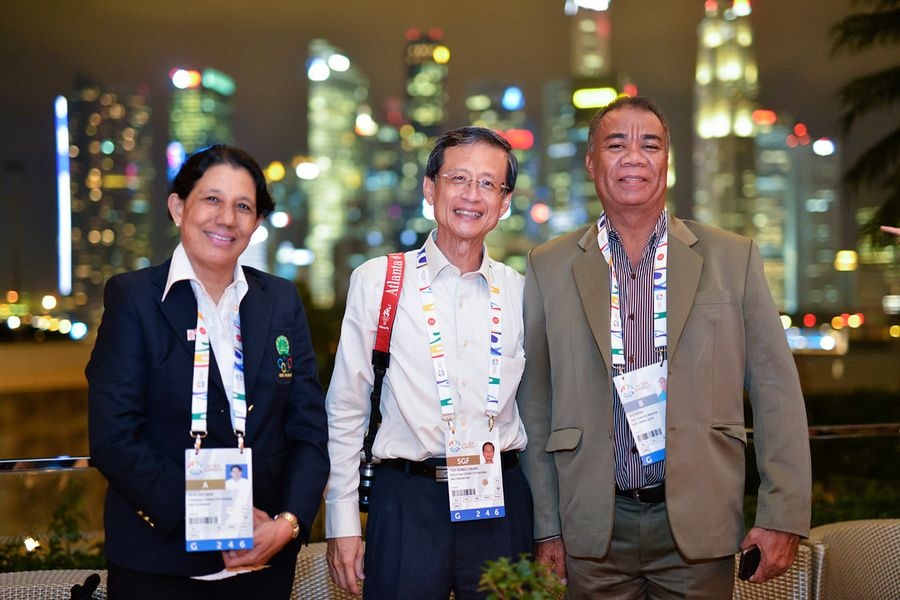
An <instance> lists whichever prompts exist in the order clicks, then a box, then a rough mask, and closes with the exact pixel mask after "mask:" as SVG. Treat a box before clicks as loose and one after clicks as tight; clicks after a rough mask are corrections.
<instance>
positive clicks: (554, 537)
mask: <svg viewBox="0 0 900 600" xmlns="http://www.w3.org/2000/svg"><path fill="white" fill-rule="evenodd" d="M561 537H562V536H561V535H559V534H556V535H551V536H549V537H543V538H537V539H536V540H534V543H535V544H540V543H541V542H550V541H552V540H558V539H560V538H561Z"/></svg>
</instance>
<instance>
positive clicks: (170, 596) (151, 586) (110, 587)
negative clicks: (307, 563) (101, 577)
mask: <svg viewBox="0 0 900 600" xmlns="http://www.w3.org/2000/svg"><path fill="white" fill-rule="evenodd" d="M296 564H297V561H296V559H294V560H293V561H283V562H279V563H277V564H273V565H270V566H268V567H266V568H265V569H260V570H259V571H253V572H252V573H245V574H243V575H236V576H234V577H229V578H227V579H219V580H217V581H202V580H198V579H191V578H190V577H181V576H177V575H159V574H156V573H143V572H141V571H132V570H131V569H125V568H122V567H117V566H116V565H112V564H111V565H109V570H108V574H107V579H106V587H107V595H108V598H109V600H251V599H253V598H267V599H268V598H273V599H277V598H284V599H287V598H290V595H291V587H292V586H293V584H294V568H295V565H296Z"/></svg>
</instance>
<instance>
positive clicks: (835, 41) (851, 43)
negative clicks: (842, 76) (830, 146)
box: [831, 0, 900, 245]
mask: <svg viewBox="0 0 900 600" xmlns="http://www.w3.org/2000/svg"><path fill="white" fill-rule="evenodd" d="M860 4H869V5H870V7H871V10H870V11H869V12H858V13H855V14H851V15H849V16H847V17H846V18H844V19H843V20H842V21H841V22H839V23H837V24H836V25H834V27H832V29H831V37H832V49H831V53H832V55H836V54H839V53H840V52H843V51H846V52H848V53H850V54H857V53H860V52H865V51H866V50H869V49H871V48H875V47H890V46H894V45H896V44H897V42H900V0H866V1H864V2H860ZM838 97H839V98H840V101H841V105H842V106H843V114H842V116H841V123H842V127H843V130H844V135H847V134H848V133H849V131H850V130H851V129H852V127H853V125H854V123H855V122H856V121H857V120H858V119H859V118H860V117H863V116H865V115H868V114H870V113H873V112H878V111H880V112H882V113H889V111H891V109H893V108H894V107H896V105H897V103H898V102H900V65H894V66H891V67H888V68H887V69H883V70H881V71H878V72H875V73H869V74H867V75H863V76H860V77H857V78H854V79H852V80H851V81H850V82H848V83H846V84H845V85H844V86H843V87H841V88H840V90H839V91H838ZM885 122H890V121H889V120H887V121H885ZM885 133H886V135H885V136H884V137H883V138H881V139H880V140H876V141H875V143H874V144H872V146H871V147H870V148H869V150H868V151H866V152H865V153H863V155H862V156H860V157H858V158H857V159H856V161H855V162H854V163H853V165H851V166H850V167H849V168H848V169H847V170H846V171H845V172H844V176H843V181H844V185H845V189H846V190H847V192H849V193H850V194H852V195H855V196H856V197H857V198H858V199H859V198H863V197H866V194H865V191H874V192H876V193H879V194H883V202H882V204H881V206H880V207H879V208H878V209H877V210H876V211H875V213H874V216H873V217H872V218H871V219H870V220H869V221H868V222H866V223H865V224H863V226H862V228H861V230H860V233H861V235H862V236H863V237H864V238H869V239H871V240H872V241H874V242H875V243H876V244H878V245H888V244H891V243H893V238H892V237H891V236H888V235H886V234H883V233H881V232H879V230H878V226H879V225H897V224H898V223H900V128H897V127H893V128H892V127H888V128H887V129H886V130H885Z"/></svg>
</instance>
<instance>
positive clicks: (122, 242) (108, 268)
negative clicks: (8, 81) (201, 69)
mask: <svg viewBox="0 0 900 600" xmlns="http://www.w3.org/2000/svg"><path fill="white" fill-rule="evenodd" d="M150 117H151V111H150V107H149V105H148V104H147V99H146V94H145V93H144V92H140V93H139V92H122V91H116V90H112V89H109V88H105V87H101V86H100V85H96V84H92V83H84V84H79V85H78V89H77V90H76V91H75V92H73V93H72V94H70V95H69V96H68V97H64V96H59V97H58V98H57V99H56V123H57V132H56V137H57V179H58V182H59V190H58V191H59V210H60V231H59V233H60V235H59V247H60V275H61V276H60V292H61V293H62V294H68V293H71V294H72V295H73V299H74V304H75V307H76V308H75V311H76V313H77V314H78V315H79V316H80V317H81V318H83V319H84V320H85V322H86V323H88V325H89V326H91V327H93V326H96V324H97V323H99V321H100V316H101V314H102V311H103V286H104V285H105V284H106V280H107V279H109V278H110V277H111V276H113V275H115V274H116V273H122V272H125V271H132V270H134V269H139V268H142V267H146V266H149V265H150V259H151V253H152V251H151V247H150V231H151V227H152V217H151V209H150V207H151V202H150V197H149V195H150V185H151V182H152V181H153V179H154V176H155V173H154V170H153V165H152V156H151V147H152V141H153V138H152V135H151V128H150ZM69 215H71V223H70V226H69V222H68V220H67V218H68V217H69ZM67 248H71V255H69V256H67V255H66V250H67Z"/></svg>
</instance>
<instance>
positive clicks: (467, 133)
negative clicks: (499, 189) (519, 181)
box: [425, 126, 519, 193]
mask: <svg viewBox="0 0 900 600" xmlns="http://www.w3.org/2000/svg"><path fill="white" fill-rule="evenodd" d="M477 143H485V144H490V145H491V146H494V147H495V148H499V149H501V150H503V151H504V152H506V182H505V183H506V189H507V193H511V192H512V191H513V190H514V189H515V187H516V178H517V177H518V176H519V161H518V160H516V155H515V154H513V151H512V146H510V145H509V142H508V141H506V138H504V137H503V136H502V135H500V134H499V133H497V132H495V131H492V130H490V129H488V128H486V127H471V126H470V127H459V128H457V129H453V130H451V131H448V132H447V133H445V134H443V135H442V136H441V137H439V138H438V139H437V141H436V142H435V143H434V148H432V150H431V154H430V155H429V156H428V164H426V165H425V177H427V178H428V179H430V180H432V181H434V180H435V178H436V177H437V176H438V173H440V171H441V167H443V166H444V150H446V149H447V148H452V147H453V146H466V145H469V144H477Z"/></svg>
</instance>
